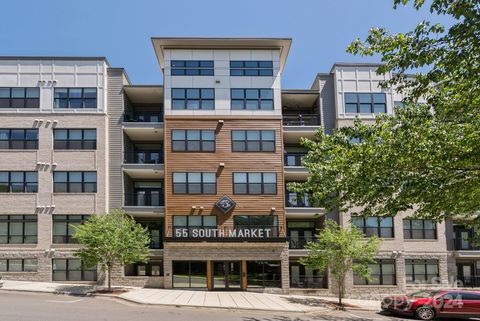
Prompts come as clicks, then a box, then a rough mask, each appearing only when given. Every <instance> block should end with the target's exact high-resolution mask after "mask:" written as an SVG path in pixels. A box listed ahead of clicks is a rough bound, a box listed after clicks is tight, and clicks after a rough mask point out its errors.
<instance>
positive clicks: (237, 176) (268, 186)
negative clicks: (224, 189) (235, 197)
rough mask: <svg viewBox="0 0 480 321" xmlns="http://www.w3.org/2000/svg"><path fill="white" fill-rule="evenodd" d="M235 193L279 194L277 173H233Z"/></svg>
mask: <svg viewBox="0 0 480 321" xmlns="http://www.w3.org/2000/svg"><path fill="white" fill-rule="evenodd" d="M233 193H234V194H277V174H276V173H255V172H253V173H233Z"/></svg>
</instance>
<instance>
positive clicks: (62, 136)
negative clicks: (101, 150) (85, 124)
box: [53, 129, 97, 149]
mask: <svg viewBox="0 0 480 321" xmlns="http://www.w3.org/2000/svg"><path fill="white" fill-rule="evenodd" d="M53 136H54V143H53V148H54V149H97V130H96V129H54V131H53Z"/></svg>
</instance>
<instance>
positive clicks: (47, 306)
mask: <svg viewBox="0 0 480 321" xmlns="http://www.w3.org/2000/svg"><path fill="white" fill-rule="evenodd" d="M56 320H58V321H164V320H165V321H219V320H222V321H224V320H228V321H320V320H325V321H399V320H413V319H403V318H395V317H391V316H383V315H380V314H377V313H374V312H363V311H351V312H340V311H327V312H324V313H317V314H308V315H306V314H289V313H276V312H268V311H267V312H263V311H238V310H237V311H234V310H218V309H200V308H185V307H182V308H176V307H161V306H149V305H138V304H133V303H128V302H125V301H123V300H114V299H109V298H101V297H97V298H92V297H75V296H66V295H55V294H42V293H26V292H6V291H5V292H0V321H56Z"/></svg>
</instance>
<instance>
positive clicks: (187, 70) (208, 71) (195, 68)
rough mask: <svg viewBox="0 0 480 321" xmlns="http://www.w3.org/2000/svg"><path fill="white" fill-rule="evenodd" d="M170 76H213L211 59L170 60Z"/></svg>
mask: <svg viewBox="0 0 480 321" xmlns="http://www.w3.org/2000/svg"><path fill="white" fill-rule="evenodd" d="M170 67H171V75H172V76H213V75H214V63H213V60H172V61H170Z"/></svg>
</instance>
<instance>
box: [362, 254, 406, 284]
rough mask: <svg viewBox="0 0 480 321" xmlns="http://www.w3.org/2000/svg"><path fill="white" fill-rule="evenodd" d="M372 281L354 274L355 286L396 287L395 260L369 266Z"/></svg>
mask: <svg viewBox="0 0 480 321" xmlns="http://www.w3.org/2000/svg"><path fill="white" fill-rule="evenodd" d="M368 268H369V269H370V272H371V281H368V280H366V279H364V278H361V277H360V276H358V275H356V274H354V277H353V284H355V285H396V284H397V277H396V273H395V260H377V263H375V264H369V265H368Z"/></svg>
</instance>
